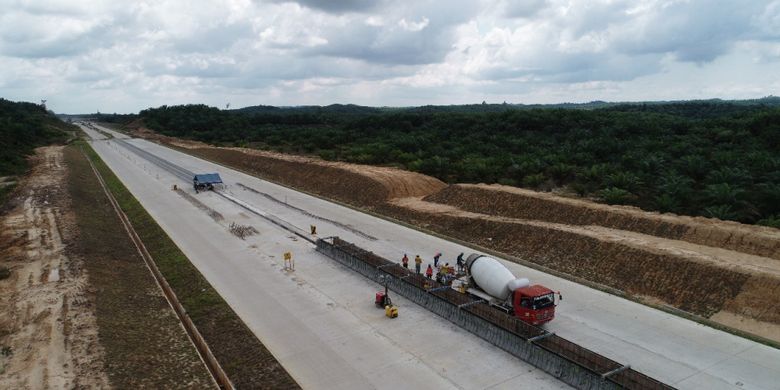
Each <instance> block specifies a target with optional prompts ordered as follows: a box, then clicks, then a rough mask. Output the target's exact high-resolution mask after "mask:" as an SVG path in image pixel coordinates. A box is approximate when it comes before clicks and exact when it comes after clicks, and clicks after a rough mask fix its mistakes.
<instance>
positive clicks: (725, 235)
mask: <svg viewBox="0 0 780 390" xmlns="http://www.w3.org/2000/svg"><path fill="white" fill-rule="evenodd" d="M425 200H426V201H430V202H436V203H442V204H447V205H451V206H455V207H458V208H460V209H463V210H467V211H472V212H476V213H482V214H487V215H496V216H506V217H513V218H522V219H534V220H540V221H547V222H555V223H565V224H570V225H598V226H604V227H609V228H615V229H623V230H628V231H633V232H638V233H644V234H649V235H654V236H658V237H664V238H670V239H673V240H683V241H687V242H691V243H695V244H700V245H706V246H712V247H717V248H725V249H731V250H734V251H738V252H743V253H749V254H753V255H757V256H765V257H770V258H773V259H780V230H777V229H773V228H768V227H763V226H751V225H744V224H740V223H736V222H728V221H720V220H716V219H709V218H701V217H685V216H678V215H673V214H659V213H653V212H647V211H642V210H640V209H637V208H635V207H625V206H609V205H604V204H599V203H595V202H591V201H588V200H583V199H570V198H564V197H561V196H557V195H554V194H550V193H540V192H535V191H530V190H525V189H521V188H516V187H508V186H502V185H485V184H456V185H452V186H449V187H447V188H445V189H444V190H442V191H440V192H438V193H436V194H433V195H430V196H428V197H426V198H425Z"/></svg>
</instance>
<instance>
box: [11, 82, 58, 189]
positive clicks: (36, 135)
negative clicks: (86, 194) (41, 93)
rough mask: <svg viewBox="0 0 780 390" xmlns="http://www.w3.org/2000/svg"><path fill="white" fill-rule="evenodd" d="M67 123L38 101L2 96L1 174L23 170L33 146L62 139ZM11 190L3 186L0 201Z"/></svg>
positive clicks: (15, 173)
mask: <svg viewBox="0 0 780 390" xmlns="http://www.w3.org/2000/svg"><path fill="white" fill-rule="evenodd" d="M65 126H66V125H65V124H64V123H63V122H61V121H60V120H59V119H57V118H56V117H55V116H54V115H52V114H50V113H48V112H47V111H46V109H45V108H43V107H42V106H40V105H38V104H33V103H21V102H20V103H16V102H12V101H9V100H5V99H2V98H0V177H2V176H11V175H19V174H22V173H24V172H25V171H26V170H27V169H28V164H27V156H28V155H30V154H31V153H32V151H33V149H35V148H36V147H38V146H41V145H46V144H50V143H52V142H57V141H63V140H64V139H65V138H66V134H65V133H64V132H63V131H62V130H63V129H64V128H65ZM9 190H10V187H8V186H2V187H0V203H2V200H3V199H4V195H5V194H6V193H7V192H8V191H9Z"/></svg>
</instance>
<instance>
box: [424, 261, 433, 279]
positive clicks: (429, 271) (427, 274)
mask: <svg viewBox="0 0 780 390" xmlns="http://www.w3.org/2000/svg"><path fill="white" fill-rule="evenodd" d="M425 277H426V278H428V279H432V278H433V267H431V265H430V264H428V269H426V270H425Z"/></svg>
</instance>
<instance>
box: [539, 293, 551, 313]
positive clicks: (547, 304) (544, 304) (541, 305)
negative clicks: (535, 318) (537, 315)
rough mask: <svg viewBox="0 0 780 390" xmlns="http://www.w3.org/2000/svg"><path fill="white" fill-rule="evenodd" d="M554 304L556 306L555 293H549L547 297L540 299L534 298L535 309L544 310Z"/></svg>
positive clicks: (542, 296) (540, 297) (541, 296)
mask: <svg viewBox="0 0 780 390" xmlns="http://www.w3.org/2000/svg"><path fill="white" fill-rule="evenodd" d="M553 304H555V296H554V295H553V293H549V294H546V295H540V296H538V297H534V309H535V310H537V309H544V308H546V307H550V306H552V305H553Z"/></svg>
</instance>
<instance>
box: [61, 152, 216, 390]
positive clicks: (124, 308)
mask: <svg viewBox="0 0 780 390" xmlns="http://www.w3.org/2000/svg"><path fill="white" fill-rule="evenodd" d="M63 153H64V158H65V162H66V164H67V166H68V180H67V190H68V193H69V194H70V198H71V209H72V210H73V212H74V214H75V218H76V226H77V228H78V232H79V235H78V238H77V239H76V240H74V241H75V242H74V243H73V244H72V245H69V248H68V251H69V254H68V255H69V257H76V256H77V257H80V258H83V259H84V267H85V269H86V270H87V272H88V275H89V284H90V286H91V288H94V289H95V294H94V300H95V315H96V318H97V325H98V337H99V340H100V343H101V345H102V346H103V347H104V349H105V352H106V362H105V368H106V371H107V373H108V377H109V380H110V381H111V384H112V385H113V386H114V387H116V388H185V387H191V386H195V387H204V388H205V387H209V386H211V383H212V382H211V378H210V376H209V373H208V371H207V369H206V367H205V366H204V365H203V363H202V361H201V360H200V357H199V356H198V354H197V352H196V350H195V348H194V347H193V346H192V344H191V342H190V341H189V339H188V337H187V335H186V333H185V332H184V330H183V329H182V328H181V326H180V324H179V319H178V318H177V317H176V315H175V314H174V313H173V311H172V310H171V309H170V307H169V306H168V303H167V301H166V300H165V298H164V297H163V295H162V292H161V291H160V289H159V287H158V286H157V284H156V282H155V281H154V278H153V277H152V275H151V273H150V272H149V270H148V268H146V264H145V263H144V261H143V259H142V258H141V256H140V255H139V254H138V251H137V249H136V248H135V245H133V243H132V241H131V240H130V238H129V237H128V236H127V232H126V231H125V230H124V228H123V227H122V225H121V222H120V221H119V218H118V217H117V215H116V213H115V212H114V209H113V207H112V206H111V204H110V203H109V200H108V198H107V197H106V195H105V193H104V192H103V189H102V187H100V183H99V182H98V180H97V177H95V174H94V173H93V171H92V169H91V168H90V166H89V163H88V161H87V159H86V158H85V157H84V155H83V154H82V153H81V151H80V150H79V149H78V148H77V147H74V146H70V147H67V148H65V150H64V151H63Z"/></svg>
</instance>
